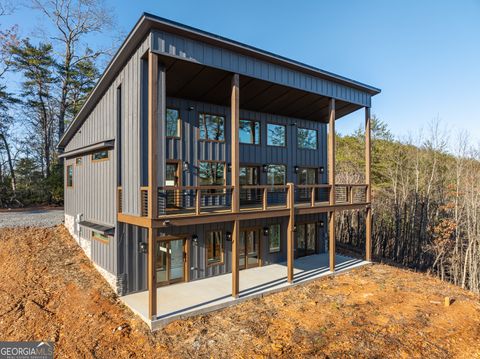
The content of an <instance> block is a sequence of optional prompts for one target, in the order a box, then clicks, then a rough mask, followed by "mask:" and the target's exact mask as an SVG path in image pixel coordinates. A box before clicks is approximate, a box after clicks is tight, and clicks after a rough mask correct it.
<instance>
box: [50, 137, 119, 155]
mask: <svg viewBox="0 0 480 359" xmlns="http://www.w3.org/2000/svg"><path fill="white" fill-rule="evenodd" d="M114 147H115V140H108V141H102V142H97V143H94V144H93V145H89V146H85V147H80V148H77V149H75V150H71V151H68V152H64V153H62V154H61V155H60V156H58V157H60V158H72V157H78V156H80V155H85V154H88V153H91V152H96V151H99V150H110V149H112V148H114Z"/></svg>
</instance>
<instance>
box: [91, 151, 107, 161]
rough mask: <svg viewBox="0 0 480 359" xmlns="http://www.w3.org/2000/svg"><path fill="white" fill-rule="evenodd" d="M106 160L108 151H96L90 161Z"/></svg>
mask: <svg viewBox="0 0 480 359" xmlns="http://www.w3.org/2000/svg"><path fill="white" fill-rule="evenodd" d="M106 160H108V150H103V151H97V152H94V153H92V161H94V162H95V161H106Z"/></svg>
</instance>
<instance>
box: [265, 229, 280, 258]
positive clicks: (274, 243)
mask: <svg viewBox="0 0 480 359" xmlns="http://www.w3.org/2000/svg"><path fill="white" fill-rule="evenodd" d="M268 248H269V252H270V253H276V252H280V225H279V224H272V225H270V226H269V227H268Z"/></svg>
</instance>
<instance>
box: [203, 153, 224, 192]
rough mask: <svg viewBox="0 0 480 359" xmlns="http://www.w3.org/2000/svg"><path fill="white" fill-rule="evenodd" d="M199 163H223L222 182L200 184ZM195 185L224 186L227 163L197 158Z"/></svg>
mask: <svg viewBox="0 0 480 359" xmlns="http://www.w3.org/2000/svg"><path fill="white" fill-rule="evenodd" d="M201 163H221V164H223V177H222V178H223V184H221V185H218V184H200V164H201ZM197 168H198V171H197V186H199V187H208V186H226V184H227V163H226V162H225V161H223V160H218V161H217V160H198V161H197Z"/></svg>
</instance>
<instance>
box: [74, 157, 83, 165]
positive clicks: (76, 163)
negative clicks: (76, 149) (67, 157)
mask: <svg viewBox="0 0 480 359" xmlns="http://www.w3.org/2000/svg"><path fill="white" fill-rule="evenodd" d="M82 163H83V158H82V157H77V158H75V165H77V166H81V165H82Z"/></svg>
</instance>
